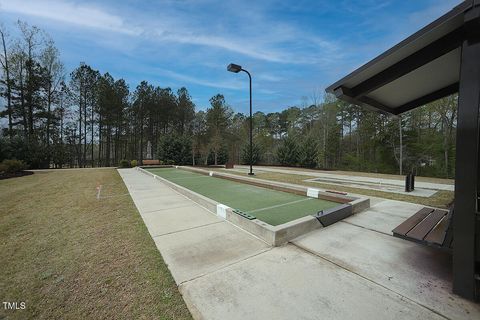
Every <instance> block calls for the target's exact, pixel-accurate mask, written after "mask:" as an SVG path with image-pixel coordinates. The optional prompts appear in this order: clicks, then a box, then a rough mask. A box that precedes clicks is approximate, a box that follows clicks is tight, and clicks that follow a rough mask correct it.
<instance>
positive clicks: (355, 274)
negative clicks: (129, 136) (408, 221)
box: [119, 169, 480, 319]
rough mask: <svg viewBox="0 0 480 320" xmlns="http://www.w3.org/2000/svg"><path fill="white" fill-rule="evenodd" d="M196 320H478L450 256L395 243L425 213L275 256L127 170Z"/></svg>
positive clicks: (330, 235) (380, 211)
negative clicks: (458, 292) (454, 286)
mask: <svg viewBox="0 0 480 320" xmlns="http://www.w3.org/2000/svg"><path fill="white" fill-rule="evenodd" d="M119 173H120V175H121V176H122V178H123V180H124V182H125V184H126V185H127V188H128V190H129V192H130V194H131V196H132V198H133V200H134V202H135V204H136V206H137V208H138V210H139V212H140V214H141V216H142V218H143V220H144V221H145V224H146V226H147V227H148V230H149V232H150V234H151V235H152V237H153V239H154V241H155V243H156V245H157V247H158V249H159V251H160V253H161V254H162V256H163V258H164V260H165V262H166V263H167V264H168V267H169V269H170V271H171V272H172V275H173V277H174V279H175V281H176V283H177V284H178V285H179V289H180V291H181V293H182V294H183V297H184V299H185V301H186V303H187V305H188V307H189V309H190V311H191V312H192V314H193V316H194V318H196V319H479V317H480V306H479V305H478V304H474V303H471V302H468V301H466V300H463V299H461V298H459V297H457V296H455V295H453V294H451V293H450V292H451V288H450V280H451V274H450V271H449V270H450V261H449V259H450V257H449V255H447V254H445V253H442V252H440V251H437V250H433V249H431V248H427V247H423V246H420V245H417V244H414V243H411V242H407V241H404V240H400V239H397V238H393V237H392V236H390V233H391V229H393V227H395V226H396V225H398V224H399V223H400V222H402V221H403V220H404V219H405V218H407V217H408V216H410V215H411V214H413V212H415V210H417V209H418V206H417V205H414V204H408V203H404V202H398V201H390V200H386V201H379V202H376V204H375V205H374V206H372V208H371V209H370V210H368V211H365V212H362V213H360V214H357V215H355V216H352V217H350V218H348V219H346V220H344V221H343V222H339V223H337V224H335V225H333V226H330V227H328V228H325V229H319V230H316V231H314V232H311V233H309V234H307V235H305V236H303V237H300V238H297V239H296V240H294V241H293V242H292V243H291V244H288V245H286V246H283V247H277V248H271V247H269V246H267V245H266V244H265V243H264V242H262V241H260V240H258V239H257V238H255V237H253V236H252V235H250V234H248V233H246V232H244V231H243V230H241V229H239V228H237V227H236V226H234V225H232V224H230V223H229V222H226V221H224V220H221V219H219V218H218V217H217V216H215V215H213V214H212V213H210V212H208V211H207V210H205V209H204V208H202V207H200V206H199V205H197V204H195V203H193V202H192V201H191V200H189V199H187V198H185V197H183V196H181V195H179V194H177V193H176V192H174V191H173V190H171V189H169V188H168V187H166V186H165V185H163V184H162V183H161V182H160V181H158V180H154V179H152V177H150V176H147V175H146V174H143V173H141V172H139V171H136V170H134V169H121V170H119Z"/></svg>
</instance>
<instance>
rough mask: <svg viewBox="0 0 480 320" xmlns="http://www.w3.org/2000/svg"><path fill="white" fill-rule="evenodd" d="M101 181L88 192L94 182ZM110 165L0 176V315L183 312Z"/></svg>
mask: <svg viewBox="0 0 480 320" xmlns="http://www.w3.org/2000/svg"><path fill="white" fill-rule="evenodd" d="M98 184H102V185H104V188H103V194H102V195H103V196H110V197H109V198H103V199H100V200H97V199H96V186H97V185H98ZM127 193H128V191H127V189H126V187H125V185H124V184H123V182H122V180H121V178H120V176H119V175H118V173H117V172H116V170H114V169H98V170H92V169H90V170H61V171H49V172H36V173H35V174H34V175H32V176H26V177H21V178H15V179H8V180H2V181H0V247H1V252H2V272H1V275H0V294H1V299H2V301H25V302H26V309H25V310H19V311H8V310H3V305H2V306H1V309H0V319H2V318H4V317H6V318H8V319H67V318H68V319H87V318H88V319H153V318H155V319H190V318H191V316H190V313H189V312H188V309H187V308H186V306H185V303H184V301H183V299H182V297H181V295H180V293H179V291H178V289H177V287H176V285H175V282H174V281H173V278H172V276H171V274H170V272H169V270H168V269H167V266H166V265H165V263H164V262H163V260H162V258H161V256H160V254H159V252H158V251H157V249H156V247H155V244H154V242H153V240H152V239H151V237H150V235H149V234H148V231H147V229H146V227H145V225H144V223H143V221H142V219H141V217H140V215H139V214H138V212H137V210H136V208H135V206H134V204H133V202H132V199H131V198H130V196H129V195H128V194H127Z"/></svg>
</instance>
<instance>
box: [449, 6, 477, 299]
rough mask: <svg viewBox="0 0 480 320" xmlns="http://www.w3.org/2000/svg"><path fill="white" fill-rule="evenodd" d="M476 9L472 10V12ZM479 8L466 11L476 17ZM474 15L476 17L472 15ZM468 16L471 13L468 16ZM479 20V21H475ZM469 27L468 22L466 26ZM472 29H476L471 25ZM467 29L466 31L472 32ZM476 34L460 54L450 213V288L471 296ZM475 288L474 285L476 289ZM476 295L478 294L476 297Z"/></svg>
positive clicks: (474, 225)
mask: <svg viewBox="0 0 480 320" xmlns="http://www.w3.org/2000/svg"><path fill="white" fill-rule="evenodd" d="M475 11H476V12H475ZM479 11H480V7H477V8H476V9H473V10H471V11H470V12H467V13H466V15H465V21H466V26H467V25H468V24H467V22H469V13H476V14H474V15H473V18H474V19H478V13H479ZM476 15H477V18H475V16H476ZM470 17H471V15H470ZM477 22H479V20H477ZM470 26H471V25H470ZM473 29H476V28H473ZM473 29H470V31H471V32H472V31H474V30H473ZM479 38H480V37H477V36H473V35H472V37H471V38H470V39H469V38H467V40H464V42H463V45H462V54H461V67H460V87H459V94H458V120H457V148H456V171H455V213H454V215H453V239H454V244H453V291H454V292H455V293H457V294H459V295H461V296H462V297H465V298H469V299H474V298H475V295H476V293H475V292H476V291H477V292H478V290H479V288H478V284H476V280H475V273H476V272H475V263H476V260H477V261H478V259H480V257H479V256H477V257H476V255H479V254H478V253H476V250H478V249H479V248H477V249H476V248H475V238H476V236H477V237H478V236H479V232H480V230H479V229H480V223H479V221H478V220H479V219H478V191H479V185H478V183H479V173H480V172H479V151H480V150H479V129H480V128H479V115H480V112H479V109H480V59H479V58H478V57H480V39H479ZM476 287H477V288H476ZM477 298H478V297H477Z"/></svg>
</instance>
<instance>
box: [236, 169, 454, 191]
mask: <svg viewBox="0 0 480 320" xmlns="http://www.w3.org/2000/svg"><path fill="white" fill-rule="evenodd" d="M235 168H238V169H241V170H246V169H247V168H248V166H242V165H236V166H235ZM255 170H258V171H265V172H278V173H285V174H296V175H302V176H311V177H317V178H324V179H325V183H328V181H330V182H335V181H338V182H347V183H348V182H350V183H354V182H359V183H371V184H379V185H382V184H383V185H391V186H398V187H404V186H405V181H404V180H396V179H386V178H372V177H362V176H355V175H353V173H352V175H344V174H335V173H334V172H321V171H319V172H314V171H311V170H306V171H303V170H301V168H299V169H298V170H294V169H282V168H275V167H263V166H259V167H255ZM415 187H417V188H423V189H430V190H446V191H454V190H455V186H454V185H453V184H443V183H432V182H422V181H416V182H415Z"/></svg>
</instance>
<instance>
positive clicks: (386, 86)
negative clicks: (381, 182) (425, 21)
mask: <svg viewBox="0 0 480 320" xmlns="http://www.w3.org/2000/svg"><path fill="white" fill-rule="evenodd" d="M474 7H476V8H475V9H476V10H473V12H474V14H471V11H472V9H473V8H474ZM477 9H478V10H477ZM478 12H480V0H467V1H464V2H462V3H461V4H459V5H458V6H456V7H455V8H453V9H452V10H451V11H449V12H448V13H446V14H445V15H443V16H442V17H440V18H438V19H437V20H435V21H434V22H432V23H430V24H429V25H427V26H426V27H424V28H423V29H421V30H419V31H418V32H416V33H415V34H413V35H411V36H410V37H408V38H407V39H405V40H403V41H402V42H400V43H398V44H397V45H395V46H394V47H392V48H391V49H389V50H387V51H386V52H384V53H382V54H381V55H379V56H378V57H377V58H375V59H373V60H372V61H370V62H368V63H367V64H365V65H363V66H362V67H360V68H358V69H357V70H355V71H353V72H352V73H350V74H349V75H347V76H346V77H344V78H342V79H341V80H339V81H337V82H335V83H334V84H332V85H331V86H329V87H328V88H327V89H326V91H327V92H329V93H333V94H334V95H335V96H336V97H337V98H339V99H342V100H345V101H348V102H350V103H353V104H357V105H361V106H367V107H370V108H373V109H375V110H377V111H381V112H383V113H388V114H394V115H397V114H400V113H403V112H406V111H408V110H411V109H414V108H416V107H419V106H422V105H424V104H426V103H429V102H431V101H434V100H437V99H440V98H442V97H445V96H447V95H450V94H453V93H455V92H457V91H458V87H459V79H460V76H459V75H460V65H461V45H462V43H463V41H465V39H467V33H468V32H470V31H468V30H471V29H472V28H466V27H465V26H466V25H467V24H469V23H471V21H474V24H475V26H477V25H478V27H479V30H480V24H479V22H478V21H479V20H480V19H479V17H478V16H477V15H478ZM467 29H468V30H467ZM473 29H475V28H473Z"/></svg>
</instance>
